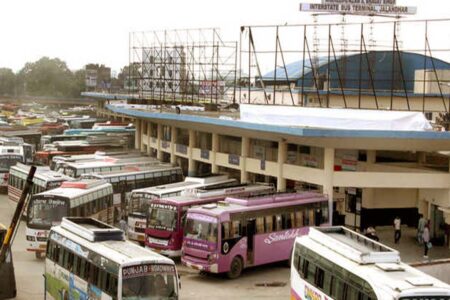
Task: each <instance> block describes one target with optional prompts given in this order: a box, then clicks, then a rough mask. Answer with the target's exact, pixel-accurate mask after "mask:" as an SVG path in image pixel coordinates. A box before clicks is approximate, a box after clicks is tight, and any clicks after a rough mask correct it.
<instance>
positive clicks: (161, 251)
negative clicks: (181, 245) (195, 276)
mask: <svg viewBox="0 0 450 300" xmlns="http://www.w3.org/2000/svg"><path fill="white" fill-rule="evenodd" d="M145 248H146V249H149V250H152V251H153V252H157V253H159V254H162V255H164V256H168V257H180V256H181V249H180V250H170V249H158V248H152V247H149V246H147V245H145Z"/></svg>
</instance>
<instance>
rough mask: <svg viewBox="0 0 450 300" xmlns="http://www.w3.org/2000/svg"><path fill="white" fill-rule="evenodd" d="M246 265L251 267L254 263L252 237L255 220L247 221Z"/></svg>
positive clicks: (254, 231) (254, 229) (253, 235)
mask: <svg viewBox="0 0 450 300" xmlns="http://www.w3.org/2000/svg"><path fill="white" fill-rule="evenodd" d="M246 231H247V232H246V233H247V263H248V264H249V265H253V262H254V254H255V253H254V237H255V233H256V219H248V220H247V228H246Z"/></svg>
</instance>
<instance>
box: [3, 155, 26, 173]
mask: <svg viewBox="0 0 450 300" xmlns="http://www.w3.org/2000/svg"><path fill="white" fill-rule="evenodd" d="M22 159H23V158H22V156H20V155H1V156H0V169H6V170H9V168H11V167H12V166H15V165H16V163H17V162H21V161H22Z"/></svg>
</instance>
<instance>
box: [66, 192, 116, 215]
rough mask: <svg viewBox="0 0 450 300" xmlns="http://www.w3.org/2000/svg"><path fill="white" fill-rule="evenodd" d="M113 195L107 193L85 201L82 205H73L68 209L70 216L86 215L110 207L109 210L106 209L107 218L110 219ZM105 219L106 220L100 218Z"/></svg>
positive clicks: (112, 211)
mask: <svg viewBox="0 0 450 300" xmlns="http://www.w3.org/2000/svg"><path fill="white" fill-rule="evenodd" d="M113 205H114V204H113V196H112V195H111V194H110V195H107V196H103V197H100V198H97V199H95V200H94V201H89V202H86V203H84V204H82V205H78V206H75V207H72V208H71V209H70V215H71V216H72V217H87V216H91V215H94V214H96V213H99V212H100V211H103V210H106V209H108V208H110V211H108V215H109V216H108V219H111V220H112V217H113V213H114V210H113V209H112V207H113ZM102 221H107V220H102Z"/></svg>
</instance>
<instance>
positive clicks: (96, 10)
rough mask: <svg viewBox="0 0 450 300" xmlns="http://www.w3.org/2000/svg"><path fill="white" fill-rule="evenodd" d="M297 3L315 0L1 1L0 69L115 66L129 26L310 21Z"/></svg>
mask: <svg viewBox="0 0 450 300" xmlns="http://www.w3.org/2000/svg"><path fill="white" fill-rule="evenodd" d="M300 2H311V3H318V2H320V1H319V0H226V1H217V0H209V1H206V0H159V1H155V0H127V1H125V0H123V1H119V0H38V1H36V0H4V1H0V13H1V15H0V67H7V68H11V69H13V70H14V71H18V70H20V69H21V68H22V67H23V65H24V64H25V63H26V62H32V61H36V60H38V59H39V58H41V57H42V56H49V57H51V58H54V57H58V58H60V59H62V60H64V61H65V62H66V63H67V64H68V66H69V68H70V69H72V70H76V69H81V68H83V67H84V65H86V64H88V63H101V64H105V65H107V66H110V67H111V68H112V69H113V70H114V71H116V72H117V71H119V70H120V69H121V68H122V67H123V66H124V65H126V64H127V63H128V59H129V53H128V52H129V50H128V44H129V41H128V40H129V33H130V32H134V31H152V30H163V29H179V28H212V27H215V28H219V29H220V30H221V34H222V36H223V37H224V39H225V40H239V27H240V26H242V25H259V24H274V25H276V24H286V23H288V24H303V23H309V22H311V20H312V19H311V17H310V16H309V15H308V14H306V13H301V12H299V3H300ZM397 4H398V5H406V6H417V15H416V16H414V17H410V18H412V19H435V18H450V1H448V0H397ZM407 34H411V35H414V33H413V32H410V33H407ZM436 34H438V33H436Z"/></svg>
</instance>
